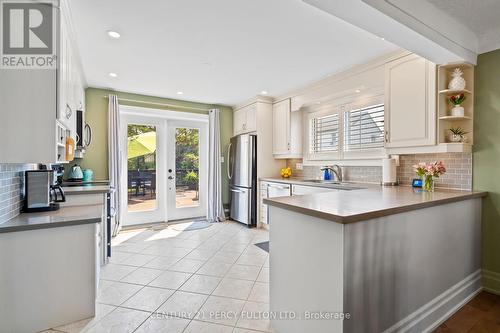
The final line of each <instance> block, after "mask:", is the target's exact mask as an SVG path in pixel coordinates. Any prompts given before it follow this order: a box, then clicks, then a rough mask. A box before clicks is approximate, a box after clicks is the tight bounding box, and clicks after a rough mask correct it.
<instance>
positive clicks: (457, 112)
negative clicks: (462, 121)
mask: <svg viewBox="0 0 500 333" xmlns="http://www.w3.org/2000/svg"><path fill="white" fill-rule="evenodd" d="M451 115H452V116H453V117H463V116H465V110H464V108H463V106H460V105H455V106H454V107H453V108H452V109H451Z"/></svg>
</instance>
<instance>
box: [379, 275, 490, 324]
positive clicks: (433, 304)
mask: <svg viewBox="0 0 500 333" xmlns="http://www.w3.org/2000/svg"><path fill="white" fill-rule="evenodd" d="M480 281H481V270H477V271H475V272H474V273H472V274H470V275H469V276H467V277H466V278H465V279H463V280H461V281H460V282H458V283H457V284H455V285H454V286H452V287H451V288H449V289H447V290H446V291H444V292H443V293H441V294H440V295H438V296H437V297H435V298H434V299H433V300H431V301H430V302H428V303H427V304H424V305H423V306H421V307H420V308H419V309H417V310H416V311H414V312H413V313H411V314H410V315H408V316H406V317H405V318H403V319H402V320H400V321H399V322H397V323H396V324H394V325H393V326H391V327H390V328H388V329H387V330H385V331H384V333H390V332H432V331H433V330H434V329H435V328H436V327H438V326H439V325H440V324H441V323H443V322H444V321H445V320H446V319H448V318H449V317H450V316H451V315H452V314H454V313H455V312H456V311H458V310H459V309H460V308H461V307H462V306H464V305H465V304H466V303H467V302H469V301H470V300H471V299H472V298H473V297H474V296H476V295H477V294H478V293H479V292H480V291H481V284H480Z"/></svg>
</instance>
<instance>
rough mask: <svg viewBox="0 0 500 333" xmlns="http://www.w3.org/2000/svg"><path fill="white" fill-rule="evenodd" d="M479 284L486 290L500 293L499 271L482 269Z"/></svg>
mask: <svg viewBox="0 0 500 333" xmlns="http://www.w3.org/2000/svg"><path fill="white" fill-rule="evenodd" d="M482 272H483V276H482V277H483V278H482V281H481V285H482V286H483V289H484V290H485V291H487V292H490V293H493V294H496V295H500V273H497V272H493V271H489V270H487V269H483V270H482Z"/></svg>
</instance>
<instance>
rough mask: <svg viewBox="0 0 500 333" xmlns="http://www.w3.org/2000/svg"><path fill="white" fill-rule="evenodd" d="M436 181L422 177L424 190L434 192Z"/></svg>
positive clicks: (429, 177) (430, 177) (428, 177)
mask: <svg viewBox="0 0 500 333" xmlns="http://www.w3.org/2000/svg"><path fill="white" fill-rule="evenodd" d="M434 183H435V179H434V177H432V176H422V189H423V190H424V191H427V192H434Z"/></svg>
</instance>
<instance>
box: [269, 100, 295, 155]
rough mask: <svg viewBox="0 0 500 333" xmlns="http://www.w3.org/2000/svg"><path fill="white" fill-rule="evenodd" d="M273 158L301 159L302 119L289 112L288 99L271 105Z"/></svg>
mask: <svg viewBox="0 0 500 333" xmlns="http://www.w3.org/2000/svg"><path fill="white" fill-rule="evenodd" d="M273 155H274V158H300V157H302V117H301V112H300V111H295V112H292V111H291V101H290V99H285V100H283V101H281V102H278V103H274V104H273Z"/></svg>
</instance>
